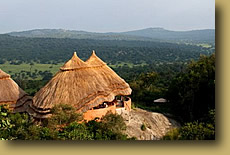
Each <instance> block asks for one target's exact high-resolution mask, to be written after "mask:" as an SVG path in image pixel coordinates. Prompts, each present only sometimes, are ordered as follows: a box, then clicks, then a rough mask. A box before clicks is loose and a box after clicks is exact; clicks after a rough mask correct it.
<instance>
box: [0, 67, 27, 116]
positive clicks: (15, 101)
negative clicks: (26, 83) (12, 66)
mask: <svg viewBox="0 0 230 155" xmlns="http://www.w3.org/2000/svg"><path fill="white" fill-rule="evenodd" d="M29 99H30V100H31V98H29V97H28V95H27V94H26V93H25V92H24V91H23V90H22V89H21V88H20V87H19V86H18V85H17V83H16V82H14V80H12V79H11V78H10V75H9V74H6V73H5V72H3V71H2V70H1V69H0V104H9V106H10V108H11V109H14V110H16V109H17V108H22V106H23V105H24V104H25V103H26V102H27V101H28V100H29ZM19 112H20V110H19Z"/></svg>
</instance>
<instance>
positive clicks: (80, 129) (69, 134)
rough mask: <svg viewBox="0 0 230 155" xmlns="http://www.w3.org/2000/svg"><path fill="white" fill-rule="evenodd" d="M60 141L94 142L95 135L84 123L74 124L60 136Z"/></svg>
mask: <svg viewBox="0 0 230 155" xmlns="http://www.w3.org/2000/svg"><path fill="white" fill-rule="evenodd" d="M58 139H60V140H93V134H92V133H91V132H90V131H89V130H88V129H87V126H86V125H85V124H84V123H82V124H80V123H77V122H72V123H71V124H69V125H68V126H65V127H64V128H63V129H62V130H61V131H60V132H59V134H58Z"/></svg>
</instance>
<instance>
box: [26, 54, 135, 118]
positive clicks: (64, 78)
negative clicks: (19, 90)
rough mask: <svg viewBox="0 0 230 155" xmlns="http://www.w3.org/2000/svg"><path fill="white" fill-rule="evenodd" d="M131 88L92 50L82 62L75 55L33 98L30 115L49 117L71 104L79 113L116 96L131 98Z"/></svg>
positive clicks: (109, 100)
mask: <svg viewBox="0 0 230 155" xmlns="http://www.w3.org/2000/svg"><path fill="white" fill-rule="evenodd" d="M130 94H131V89H130V87H129V85H128V84H127V83H126V82H125V81H124V80H123V79H121V78H120V77H119V76H118V75H117V74H116V73H115V72H114V71H113V70H112V69H111V68H109V67H108V66H107V65H106V63H104V62H103V61H102V60H101V59H100V58H98V57H97V56H96V54H95V52H94V51H93V53H92V55H91V57H90V58H89V59H88V60H87V61H86V62H84V61H82V60H81V59H80V58H78V57H77V55H76V53H74V55H73V57H72V58H71V59H70V60H69V61H67V62H66V63H65V64H64V65H63V66H62V67H61V68H60V71H59V72H58V73H57V74H56V75H55V76H54V77H53V78H52V79H51V80H50V81H49V82H48V83H47V84H46V85H45V86H44V87H43V88H42V89H41V90H40V91H39V92H37V93H36V94H35V96H34V98H33V104H32V105H31V109H30V110H31V113H33V114H34V116H35V117H39V118H41V117H47V115H46V114H48V113H49V109H51V108H52V107H53V106H54V105H56V104H71V105H73V106H74V107H76V108H77V109H78V111H79V112H86V111H87V110H89V109H91V108H93V107H94V106H97V105H99V104H101V103H102V102H104V101H108V102H111V101H113V100H114V97H115V96H117V95H130Z"/></svg>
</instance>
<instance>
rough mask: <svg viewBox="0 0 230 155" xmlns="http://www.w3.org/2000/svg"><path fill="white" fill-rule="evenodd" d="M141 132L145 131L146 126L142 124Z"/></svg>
mask: <svg viewBox="0 0 230 155" xmlns="http://www.w3.org/2000/svg"><path fill="white" fill-rule="evenodd" d="M141 130H142V131H145V130H146V125H145V124H144V123H143V124H142V125H141Z"/></svg>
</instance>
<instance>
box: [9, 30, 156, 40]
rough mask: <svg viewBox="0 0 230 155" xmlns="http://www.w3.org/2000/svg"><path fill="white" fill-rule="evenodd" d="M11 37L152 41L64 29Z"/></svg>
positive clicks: (117, 34) (24, 33)
mask: <svg viewBox="0 0 230 155" xmlns="http://www.w3.org/2000/svg"><path fill="white" fill-rule="evenodd" d="M8 34H9V35H10V36H15V37H28V38H72V39H95V40H143V41H148V40H152V39H151V38H148V37H142V36H134V35H128V34H119V33H96V32H86V31H75V30H64V29H34V30H29V31H21V32H11V33H8Z"/></svg>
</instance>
